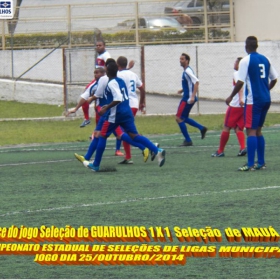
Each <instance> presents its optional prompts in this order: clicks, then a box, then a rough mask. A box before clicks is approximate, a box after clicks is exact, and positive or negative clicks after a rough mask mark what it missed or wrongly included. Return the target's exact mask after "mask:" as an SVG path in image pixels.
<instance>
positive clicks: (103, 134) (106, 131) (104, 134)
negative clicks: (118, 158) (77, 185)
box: [88, 120, 116, 171]
mask: <svg viewBox="0 0 280 280" xmlns="http://www.w3.org/2000/svg"><path fill="white" fill-rule="evenodd" d="M115 129H116V124H114V123H110V122H108V121H107V120H105V121H104V123H103V125H102V128H101V131H100V136H99V141H98V145H97V148H96V154H95V159H94V161H93V163H89V164H88V168H90V169H92V170H93V171H98V170H99V166H100V163H101V160H102V156H103V153H104V150H105V148H106V142H107V138H108V137H109V136H110V135H111V133H112V132H113V131H114V130H115Z"/></svg>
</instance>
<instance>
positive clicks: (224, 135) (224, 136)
mask: <svg viewBox="0 0 280 280" xmlns="http://www.w3.org/2000/svg"><path fill="white" fill-rule="evenodd" d="M231 116H232V107H230V106H229V107H228V108H227V111H226V115H225V119H224V127H223V130H222V132H221V135H220V144H219V148H218V150H217V151H216V152H215V153H214V154H212V157H223V156H225V154H224V150H225V146H226V144H227V142H228V140H229V136H230V129H231V127H232V121H231Z"/></svg>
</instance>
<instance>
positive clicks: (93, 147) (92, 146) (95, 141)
mask: <svg viewBox="0 0 280 280" xmlns="http://www.w3.org/2000/svg"><path fill="white" fill-rule="evenodd" d="M98 140H99V137H98V138H97V137H94V138H93V140H92V141H91V143H90V145H89V147H88V151H87V153H86V155H85V159H86V160H90V158H91V157H92V155H93V154H94V152H95V150H96V147H97V144H98Z"/></svg>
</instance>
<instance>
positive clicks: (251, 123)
mask: <svg viewBox="0 0 280 280" xmlns="http://www.w3.org/2000/svg"><path fill="white" fill-rule="evenodd" d="M257 48H258V39H257V38H256V37H255V36H249V37H247V39H246V42H245V49H246V52H247V53H248V55H247V56H246V57H244V58H243V59H242V60H241V61H240V63H239V70H238V81H237V83H236V85H235V87H234V89H233V91H232V93H231V95H230V96H229V97H228V98H227V99H226V104H228V105H229V103H230V102H231V101H232V99H233V97H234V96H235V95H236V94H237V93H238V92H239V91H240V89H241V88H242V86H243V84H244V86H245V107H244V116H245V127H246V133H247V158H248V162H247V164H245V165H244V166H242V167H240V168H239V169H238V170H239V171H253V170H258V169H265V168H266V165H265V139H264V136H263V134H262V126H263V124H264V121H265V117H266V114H267V112H268V110H269V107H270V103H271V98H270V90H271V89H272V88H273V87H274V86H275V84H276V82H277V77H278V74H277V72H276V70H275V69H274V67H273V66H272V65H271V63H270V61H269V59H268V58H267V57H265V56H264V55H261V54H259V53H257ZM256 151H257V156H258V162H257V163H255V152H256Z"/></svg>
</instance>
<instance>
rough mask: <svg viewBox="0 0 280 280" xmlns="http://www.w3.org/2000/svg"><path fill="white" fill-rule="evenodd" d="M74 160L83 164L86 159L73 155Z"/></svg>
mask: <svg viewBox="0 0 280 280" xmlns="http://www.w3.org/2000/svg"><path fill="white" fill-rule="evenodd" d="M74 156H75V158H76V159H77V160H78V161H80V162H81V163H83V162H84V161H86V159H85V158H84V157H83V156H80V155H78V154H76V153H75V154H74Z"/></svg>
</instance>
